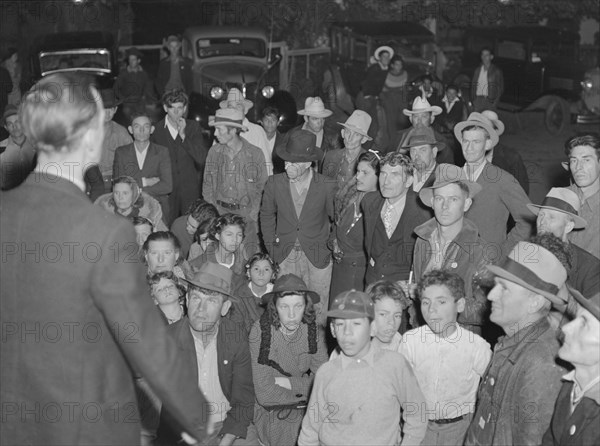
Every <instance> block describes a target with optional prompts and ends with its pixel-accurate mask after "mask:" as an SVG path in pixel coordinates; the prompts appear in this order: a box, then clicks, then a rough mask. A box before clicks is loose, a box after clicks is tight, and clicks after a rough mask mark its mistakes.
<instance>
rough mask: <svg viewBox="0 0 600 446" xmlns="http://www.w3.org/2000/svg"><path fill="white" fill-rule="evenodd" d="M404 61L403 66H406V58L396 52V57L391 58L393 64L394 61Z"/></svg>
mask: <svg viewBox="0 0 600 446" xmlns="http://www.w3.org/2000/svg"><path fill="white" fill-rule="evenodd" d="M398 61H400V62H402V68H404V58H403V57H402V56H401V55H400V54H395V55H394V57H392V58H391V59H390V65H393V64H394V62H398Z"/></svg>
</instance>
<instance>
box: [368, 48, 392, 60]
mask: <svg viewBox="0 0 600 446" xmlns="http://www.w3.org/2000/svg"><path fill="white" fill-rule="evenodd" d="M384 51H387V52H388V53H390V59H391V58H392V57H394V54H395V52H394V50H393V48H392V47H391V46H387V45H382V46H380V47H379V48H377V49H376V50H375V52H374V53H373V57H374V58H375V60H377V61H378V60H379V57H380V55H381V53H383V52H384Z"/></svg>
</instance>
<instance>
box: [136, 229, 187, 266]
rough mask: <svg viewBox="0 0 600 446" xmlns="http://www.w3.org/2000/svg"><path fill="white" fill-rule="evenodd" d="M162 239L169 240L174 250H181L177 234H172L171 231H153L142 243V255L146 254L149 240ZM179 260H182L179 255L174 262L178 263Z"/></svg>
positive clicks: (158, 240) (159, 240) (156, 240)
mask: <svg viewBox="0 0 600 446" xmlns="http://www.w3.org/2000/svg"><path fill="white" fill-rule="evenodd" d="M162 241H169V242H171V243H173V247H174V248H175V251H177V252H181V244H180V243H179V239H178V238H177V236H176V235H175V234H173V233H172V232H171V231H157V232H153V233H152V234H150V235H149V236H148V238H147V239H146V241H145V242H144V244H143V245H142V252H143V254H144V255H146V254H148V249H149V248H150V243H151V242H162ZM181 261H183V259H182V258H181V256H179V258H178V259H177V262H176V264H179V263H180V262H181Z"/></svg>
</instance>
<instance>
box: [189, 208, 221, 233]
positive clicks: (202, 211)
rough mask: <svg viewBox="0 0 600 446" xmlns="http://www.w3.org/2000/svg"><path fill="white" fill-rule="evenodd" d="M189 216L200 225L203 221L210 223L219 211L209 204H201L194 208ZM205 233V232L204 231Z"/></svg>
mask: <svg viewBox="0 0 600 446" xmlns="http://www.w3.org/2000/svg"><path fill="white" fill-rule="evenodd" d="M190 216H191V217H192V218H193V219H194V220H196V221H197V222H198V225H201V224H202V223H203V222H205V221H209V222H211V221H212V220H213V219H214V218H216V217H218V216H219V211H217V208H216V207H215V206H214V205H213V204H211V203H206V202H205V203H203V204H201V205H199V206H198V207H196V208H195V209H194V210H193V212H190ZM204 232H206V231H204Z"/></svg>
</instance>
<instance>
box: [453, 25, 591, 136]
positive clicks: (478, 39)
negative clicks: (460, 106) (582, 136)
mask: <svg viewBox="0 0 600 446" xmlns="http://www.w3.org/2000/svg"><path fill="white" fill-rule="evenodd" d="M579 41H580V38H579V34H578V33H576V32H573V31H568V30H563V29H558V28H552V27H547V26H541V25H530V26H488V27H473V28H469V29H467V30H466V31H465V33H464V43H463V56H462V67H461V71H460V74H459V75H458V77H457V78H456V79H455V81H454V82H455V83H456V84H457V85H458V86H459V87H460V88H461V92H462V96H463V99H465V101H466V102H467V103H468V102H469V101H470V100H471V99H472V98H470V85H471V77H472V75H473V72H474V71H475V69H476V68H477V66H479V65H480V64H481V60H480V53H481V50H482V49H483V48H484V47H488V48H491V49H492V52H493V53H494V60H493V63H494V64H496V65H497V66H498V67H499V68H500V69H502V72H503V74H504V93H503V94H502V96H501V98H500V103H499V108H500V109H504V110H508V111H514V112H520V111H533V110H543V111H544V113H545V119H544V122H545V125H546V129H547V130H548V132H550V133H551V134H559V133H560V132H561V131H562V130H563V129H564V128H565V127H566V126H567V125H568V124H569V122H570V121H571V114H572V111H574V107H573V105H574V104H575V103H576V102H577V101H578V100H579V98H580V95H581V81H582V80H583V79H584V74H585V66H584V64H583V63H582V62H581V61H580V60H579Z"/></svg>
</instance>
